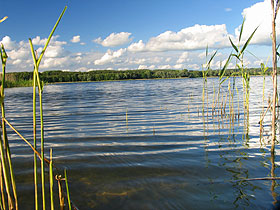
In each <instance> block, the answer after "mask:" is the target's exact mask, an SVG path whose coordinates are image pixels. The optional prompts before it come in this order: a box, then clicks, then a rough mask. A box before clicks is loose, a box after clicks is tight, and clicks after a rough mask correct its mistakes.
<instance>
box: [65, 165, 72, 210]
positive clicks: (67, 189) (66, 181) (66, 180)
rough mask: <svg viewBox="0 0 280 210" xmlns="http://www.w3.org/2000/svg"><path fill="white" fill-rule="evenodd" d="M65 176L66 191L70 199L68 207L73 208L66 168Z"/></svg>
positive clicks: (70, 209)
mask: <svg viewBox="0 0 280 210" xmlns="http://www.w3.org/2000/svg"><path fill="white" fill-rule="evenodd" d="M64 177H65V187H66V193H67V199H68V209H69V210H72V207H71V200H70V192H69V187H68V179H67V173H66V169H64Z"/></svg>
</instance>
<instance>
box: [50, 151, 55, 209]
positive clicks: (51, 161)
mask: <svg viewBox="0 0 280 210" xmlns="http://www.w3.org/2000/svg"><path fill="white" fill-rule="evenodd" d="M49 170H50V174H49V176H50V200H51V210H54V200H53V160H52V149H51V150H50V165H49Z"/></svg>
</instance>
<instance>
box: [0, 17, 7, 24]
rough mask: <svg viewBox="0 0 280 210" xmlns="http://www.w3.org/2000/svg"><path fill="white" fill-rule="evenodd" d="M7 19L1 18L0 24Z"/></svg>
mask: <svg viewBox="0 0 280 210" xmlns="http://www.w3.org/2000/svg"><path fill="white" fill-rule="evenodd" d="M7 18H8V16H5V17H3V18H2V19H1V20H0V23H2V22H3V21H5V20H6V19H7Z"/></svg>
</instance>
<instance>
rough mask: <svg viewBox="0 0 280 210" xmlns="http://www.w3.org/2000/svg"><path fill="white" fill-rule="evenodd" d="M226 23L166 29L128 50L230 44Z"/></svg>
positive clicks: (171, 48)
mask: <svg viewBox="0 0 280 210" xmlns="http://www.w3.org/2000/svg"><path fill="white" fill-rule="evenodd" d="M228 35H229V34H228V32H227V29H226V25H225V24H222V25H210V26H208V25H198V24H196V25H194V26H192V27H188V28H184V29H182V30H181V31H178V32H173V31H166V32H164V33H161V34H159V35H158V36H156V37H152V38H150V39H149V41H148V42H147V43H146V44H145V43H143V41H142V40H140V41H139V42H137V43H132V44H131V45H130V46H129V47H128V50H129V51H131V52H143V51H153V52H157V51H172V50H198V49H205V47H206V46H207V45H208V46H209V47H217V48H218V47H224V46H229V43H228Z"/></svg>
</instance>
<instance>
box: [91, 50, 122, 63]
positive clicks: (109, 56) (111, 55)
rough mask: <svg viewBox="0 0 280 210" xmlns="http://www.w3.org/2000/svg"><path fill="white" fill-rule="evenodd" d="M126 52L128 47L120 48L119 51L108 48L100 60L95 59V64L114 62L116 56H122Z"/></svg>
mask: <svg viewBox="0 0 280 210" xmlns="http://www.w3.org/2000/svg"><path fill="white" fill-rule="evenodd" d="M125 52H126V49H123V48H121V49H119V50H117V51H111V50H107V52H106V53H105V54H104V55H103V56H102V57H101V58H100V59H98V60H95V61H94V64H95V65H104V64H107V63H112V62H114V61H115V59H116V58H119V57H121V56H122V55H123V54H124V53H125Z"/></svg>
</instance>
